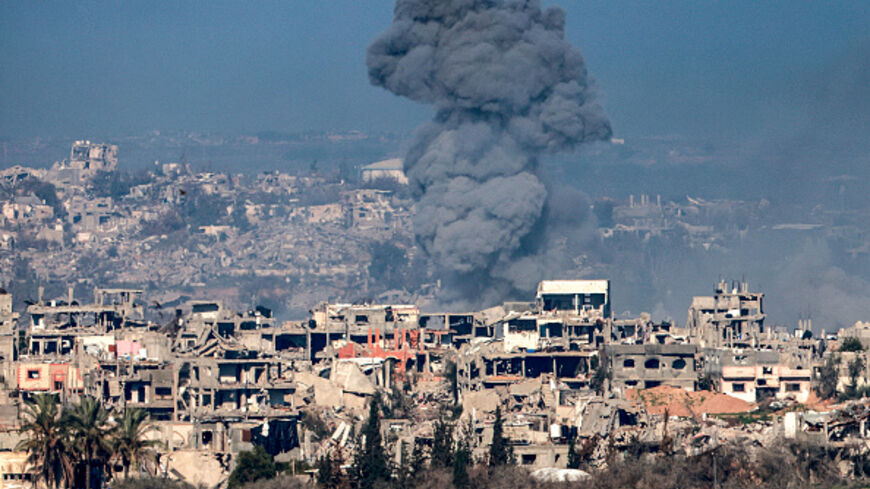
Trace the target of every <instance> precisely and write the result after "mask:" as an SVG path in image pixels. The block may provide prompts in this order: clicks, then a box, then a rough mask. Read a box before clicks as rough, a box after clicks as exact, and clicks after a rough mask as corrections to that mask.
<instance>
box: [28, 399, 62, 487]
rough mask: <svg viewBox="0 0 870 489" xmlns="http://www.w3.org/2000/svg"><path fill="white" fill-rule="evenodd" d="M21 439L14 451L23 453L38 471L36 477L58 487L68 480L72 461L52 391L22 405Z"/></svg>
mask: <svg viewBox="0 0 870 489" xmlns="http://www.w3.org/2000/svg"><path fill="white" fill-rule="evenodd" d="M23 414H24V415H23V419H24V422H23V423H22V424H21V436H22V440H21V441H20V442H19V443H18V446H16V447H15V449H16V450H22V451H26V452H27V454H28V455H27V461H28V463H30V464H31V465H32V466H33V467H37V468H38V470H39V474H38V477H39V478H40V479H42V480H43V481H45V484H46V485H47V486H48V487H58V485H59V484H60V482H61V481H62V480H70V479H72V474H73V460H72V458H71V457H70V450H69V448H70V447H69V445H68V443H67V431H66V429H65V425H64V423H63V422H62V421H61V420H60V413H59V410H58V408H57V401H56V400H55V398H54V396H53V395H52V394H37V395H35V396H34V397H33V400H31V401H28V402H27V403H26V404H25V405H24V413H23Z"/></svg>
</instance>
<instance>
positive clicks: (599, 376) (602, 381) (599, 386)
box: [589, 355, 611, 396]
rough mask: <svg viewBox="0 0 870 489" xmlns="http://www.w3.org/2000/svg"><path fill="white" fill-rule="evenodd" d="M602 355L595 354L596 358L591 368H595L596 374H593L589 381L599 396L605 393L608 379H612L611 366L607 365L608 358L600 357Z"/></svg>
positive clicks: (594, 357)
mask: <svg viewBox="0 0 870 489" xmlns="http://www.w3.org/2000/svg"><path fill="white" fill-rule="evenodd" d="M599 356H600V355H596V356H593V357H592V358H593V359H594V360H593V361H592V362H591V363H593V365H590V367H591V368H593V369H594V370H595V374H594V375H593V376H592V379H591V380H590V381H589V386H590V387H592V389H593V390H594V391H595V393H596V394H598V395H599V396H601V395H604V391H605V390H606V389H607V381H608V380H610V376H611V375H610V368H608V365H607V358H606V357H604V358H598V357H599Z"/></svg>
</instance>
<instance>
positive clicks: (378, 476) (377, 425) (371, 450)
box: [353, 394, 390, 489]
mask: <svg viewBox="0 0 870 489" xmlns="http://www.w3.org/2000/svg"><path fill="white" fill-rule="evenodd" d="M380 404H381V399H380V396H379V395H377V394H376V395H375V396H374V397H373V398H372V401H371V403H370V404H369V417H368V419H367V420H366V423H365V426H363V429H362V433H360V444H359V447H358V449H357V451H356V457H355V460H354V464H353V465H354V482H355V483H356V486H357V487H358V488H360V489H372V488H373V487H374V486H375V483H376V482H377V481H388V480H390V470H389V468H388V467H387V455H386V451H385V450H384V445H383V441H382V440H381V422H380Z"/></svg>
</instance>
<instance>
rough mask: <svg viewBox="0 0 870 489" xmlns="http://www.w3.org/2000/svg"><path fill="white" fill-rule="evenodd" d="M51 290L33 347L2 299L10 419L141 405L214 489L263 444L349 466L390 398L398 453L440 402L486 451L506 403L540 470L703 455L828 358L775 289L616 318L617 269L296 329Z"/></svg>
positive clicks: (169, 459) (791, 397) (351, 309)
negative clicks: (42, 399) (735, 418)
mask: <svg viewBox="0 0 870 489" xmlns="http://www.w3.org/2000/svg"><path fill="white" fill-rule="evenodd" d="M42 295H43V294H42V293H40V294H39V297H38V301H37V302H36V303H35V304H33V305H31V306H30V307H29V308H28V310H27V312H28V321H27V323H26V329H25V335H24V337H23V339H22V341H21V345H22V350H21V351H18V349H17V348H18V341H17V338H16V337H15V334H14V332H13V331H12V330H11V329H10V328H12V327H13V326H11V325H13V324H14V322H15V321H14V320H15V319H16V318H15V316H13V315H12V312H11V306H10V305H9V304H11V301H10V300H9V299H8V294H6V295H2V294H0V320H2V321H3V325H4V327H6V329H4V331H7V329H8V330H9V331H7V333H6V336H3V338H7V340H8V341H4V342H3V343H2V345H3V348H4V353H3V354H4V372H6V377H5V378H6V383H7V392H8V393H14V395H11V396H9V397H8V398H5V399H3V398H0V416H2V417H3V418H4V419H7V420H8V421H10V423H12V424H14V423H15V422H16V421H15V419H16V416H17V409H16V408H15V407H16V406H18V405H20V403H21V402H23V401H25V400H27V399H28V398H29V396H31V395H32V394H34V393H37V392H52V393H56V394H57V395H58V396H60V397H62V398H64V399H75V398H76V397H77V396H81V395H91V396H95V397H97V398H99V399H101V400H102V401H103V402H104V403H105V404H106V405H107V406H109V407H110V408H111V409H123V408H125V407H139V408H142V409H145V410H147V411H148V413H149V415H150V417H151V419H152V420H153V421H154V422H155V423H156V425H157V427H158V431H159V433H160V435H159V436H162V437H164V439H165V440H167V446H166V448H165V451H164V453H163V454H162V459H161V460H163V462H164V463H165V466H166V467H167V471H168V472H169V473H171V474H172V475H174V476H175V477H179V478H184V479H186V480H188V481H191V482H195V481H200V482H203V483H205V484H207V485H210V486H215V485H218V484H220V483H221V482H222V481H224V480H225V478H226V476H227V474H228V471H229V470H230V469H231V468H232V466H233V463H234V460H235V455H236V454H238V453H239V451H243V450H249V449H251V448H252V447H253V446H254V445H262V446H264V447H266V448H267V450H268V451H269V453H271V454H272V455H274V456H276V457H277V459H279V460H283V461H287V460H290V459H301V460H305V461H307V462H309V463H310V462H313V461H314V460H316V459H317V457H319V456H322V455H323V454H325V453H327V452H329V451H331V450H340V451H342V456H345V457H349V456H350V455H351V452H350V450H352V447H353V446H354V445H355V443H356V440H354V439H353V437H352V436H350V433H351V432H358V431H357V430H358V428H359V426H360V423H362V421H363V419H364V417H365V414H366V412H367V405H368V403H369V401H370V400H371V399H372V397H373V396H374V395H375V394H376V393H378V392H381V393H383V394H385V395H384V396H382V398H384V399H385V402H386V403H387V405H388V406H390V407H391V409H394V410H395V411H393V412H401V413H404V415H405V416H407V417H406V418H396V419H393V418H391V419H384V420H382V430H386V431H385V433H387V432H388V433H390V436H389V437H388V438H389V439H390V440H392V441H391V442H390V445H389V446H388V447H387V448H388V449H389V450H390V452H391V453H393V454H395V456H397V457H399V456H401V453H402V452H401V450H402V447H405V449H408V447H412V446H414V445H415V444H421V443H422V444H424V445H425V444H427V443H429V444H431V440H432V436H433V426H434V423H435V421H436V420H437V419H438V416H439V414H438V413H439V410H440V409H441V407H440V406H450V405H454V406H456V407H454V409H459V410H460V411H461V415H460V419H462V423H463V424H461V426H462V427H463V428H462V429H463V430H466V431H468V433H466V434H467V436H468V437H469V439H470V440H474V446H473V447H472V450H473V453H474V454H475V455H476V456H478V457H485V456H486V451H487V446H488V444H489V443H490V442H491V439H492V427H493V423H494V416H495V412H496V409H497V408H499V407H500V408H501V412H502V413H503V416H504V421H505V436H506V437H507V438H508V440H509V443H510V444H511V445H512V447H513V450H514V453H515V456H516V461H517V462H518V463H519V464H522V465H527V466H529V467H534V468H552V467H565V466H566V463H567V458H568V456H567V453H568V442H569V440H572V439H574V440H575V441H576V443H577V446H579V447H581V448H582V450H583V453H585V455H584V456H585V457H587V458H588V460H589V461H590V462H589V463H592V464H594V463H602V462H603V460H604V459H605V457H606V452H607V450H612V449H614V447H615V449H622V448H625V447H630V446H636V445H637V444H641V445H642V446H643V447H645V448H644V450H671V449H672V448H667V447H670V446H671V445H673V446H677V444H682V445H679V446H682V447H684V448H685V450H687V451H689V452H692V453H695V452H699V451H703V450H707V449H710V447H711V446H712V445H711V444H712V443H713V442H712V441H710V440H711V436H712V435H710V433H708V431H710V432H711V433H712V431H711V430H715V429H718V428H716V427H715V426H719V425H718V424H716V423H718V422H717V421H703V422H702V421H701V420H702V418H703V417H704V416H707V415H717V416H718V415H726V416H727V415H729V414H734V413H745V412H747V411H749V410H751V409H753V406H755V405H756V404H755V403H759V402H769V401H771V400H775V401H777V402H780V403H786V404H787V403H795V402H798V403H800V402H808V400H809V392H810V386H811V384H812V382H813V381H814V378H813V371H814V368H815V367H817V366H818V363H819V361H820V360H821V352H822V348H821V346H820V345H819V343H818V341H817V340H813V339H812V338H808V337H805V335H798V336H795V335H784V334H782V333H781V332H779V331H778V330H776V329H775V328H770V329H765V328H764V327H763V320H764V314H763V312H762V311H761V297H762V295H761V294H758V293H751V292H748V289H747V288H746V287H745V286H740V287H737V288H729V289H726V288H725V287H724V284H719V286H718V288H717V296H716V297H713V298H695V300H694V301H693V302H692V306H691V307H690V309H689V310H690V312H689V320H688V321H687V324H686V327H685V328H681V327H677V326H675V325H673V324H671V323H669V322H658V323H656V322H654V321H652V320H651V318H650V316H649V315H648V314H642V315H640V316H639V317H628V318H614V317H613V313H612V310H613V307H612V304H611V291H610V282H609V281H607V280H555V281H543V282H541V283H540V284H539V286H538V289H537V293H536V295H535V297H534V300H532V301H529V302H508V303H504V304H501V305H498V306H495V307H491V308H488V309H484V310H481V311H471V312H464V313H460V312H424V311H421V310H420V308H419V307H418V306H417V305H414V304H372V303H342V302H334V303H333V302H321V303H319V304H317V305H316V306H314V307H313V308H312V309H311V311H310V317H309V318H308V319H306V320H300V321H286V322H283V323H280V324H279V322H278V321H276V320H275V319H274V318H273V317H272V313H271V311H270V310H269V309H267V308H265V307H261V306H257V307H253V308H251V309H249V310H245V311H237V310H235V309H232V308H230V307H227V306H226V305H225V304H224V303H223V302H221V301H216V300H187V301H184V302H182V303H179V304H177V305H173V306H161V305H160V304H159V303H157V302H156V301H147V300H146V299H145V298H144V297H143V293H142V291H141V290H137V289H96V290H95V294H94V299H93V302H91V303H87V304H82V303H79V301H78V300H77V299H76V297H74V296H73V294H72V290H70V293H69V294H68V295H67V297H65V298H62V299H54V300H45V299H44V298H43V297H42ZM4 298H6V299H4ZM7 303H8V304H7ZM164 309H165V310H164ZM157 317H159V321H156V320H155V319H156V318H157ZM445 382H446V383H447V387H446V388H445ZM711 388H712V389H713V390H715V391H718V392H711V391H710V390H707V389H711ZM397 392H398V393H399V394H397ZM402 392H405V393H406V394H401V393H402ZM403 396H408V397H407V398H406V400H404V401H401V399H402V398H403ZM396 403H398V404H396ZM2 406H7V407H2ZM670 417H676V418H675V419H674V420H672V421H670V422H671V423H672V424H671V425H670V426H669V425H668V422H669V421H668V420H669V418H670ZM312 420H315V421H312ZM698 423H701V425H700V428H699V424H698ZM704 423H706V424H704ZM711 423H712V424H711ZM714 425H715V426H714ZM699 429H700V430H701V431H700V433H701V434H702V435H703V436H702V437H701V438H697V436H698V435H697V433H698V431H697V430H699ZM793 431H794V430H793ZM330 433H331V434H332V436H330V435H329V434H330ZM385 438H387V437H385ZM608 446H609V447H611V448H607V447H608ZM4 447H5V446H0V448H4ZM5 448H12V447H11V446H9V447H5ZM681 449H682V448H681ZM191 463H193V464H194V465H195V466H201V467H210V469H209V470H210V471H211V472H213V473H210V474H205V473H203V472H202V471H201V470H191V469H190V468H189V464H191Z"/></svg>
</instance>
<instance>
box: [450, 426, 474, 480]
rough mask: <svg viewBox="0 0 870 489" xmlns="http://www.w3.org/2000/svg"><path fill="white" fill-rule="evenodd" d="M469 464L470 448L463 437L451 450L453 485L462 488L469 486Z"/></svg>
mask: <svg viewBox="0 0 870 489" xmlns="http://www.w3.org/2000/svg"><path fill="white" fill-rule="evenodd" d="M470 464H471V448H469V446H468V443H467V442H466V441H465V439H464V438H463V439H460V440H459V441H458V442H457V443H456V450H455V451H454V452H453V487H455V488H457V489H463V488H465V487H468V486H469V482H470V479H469V477H468V466H469V465H470Z"/></svg>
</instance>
